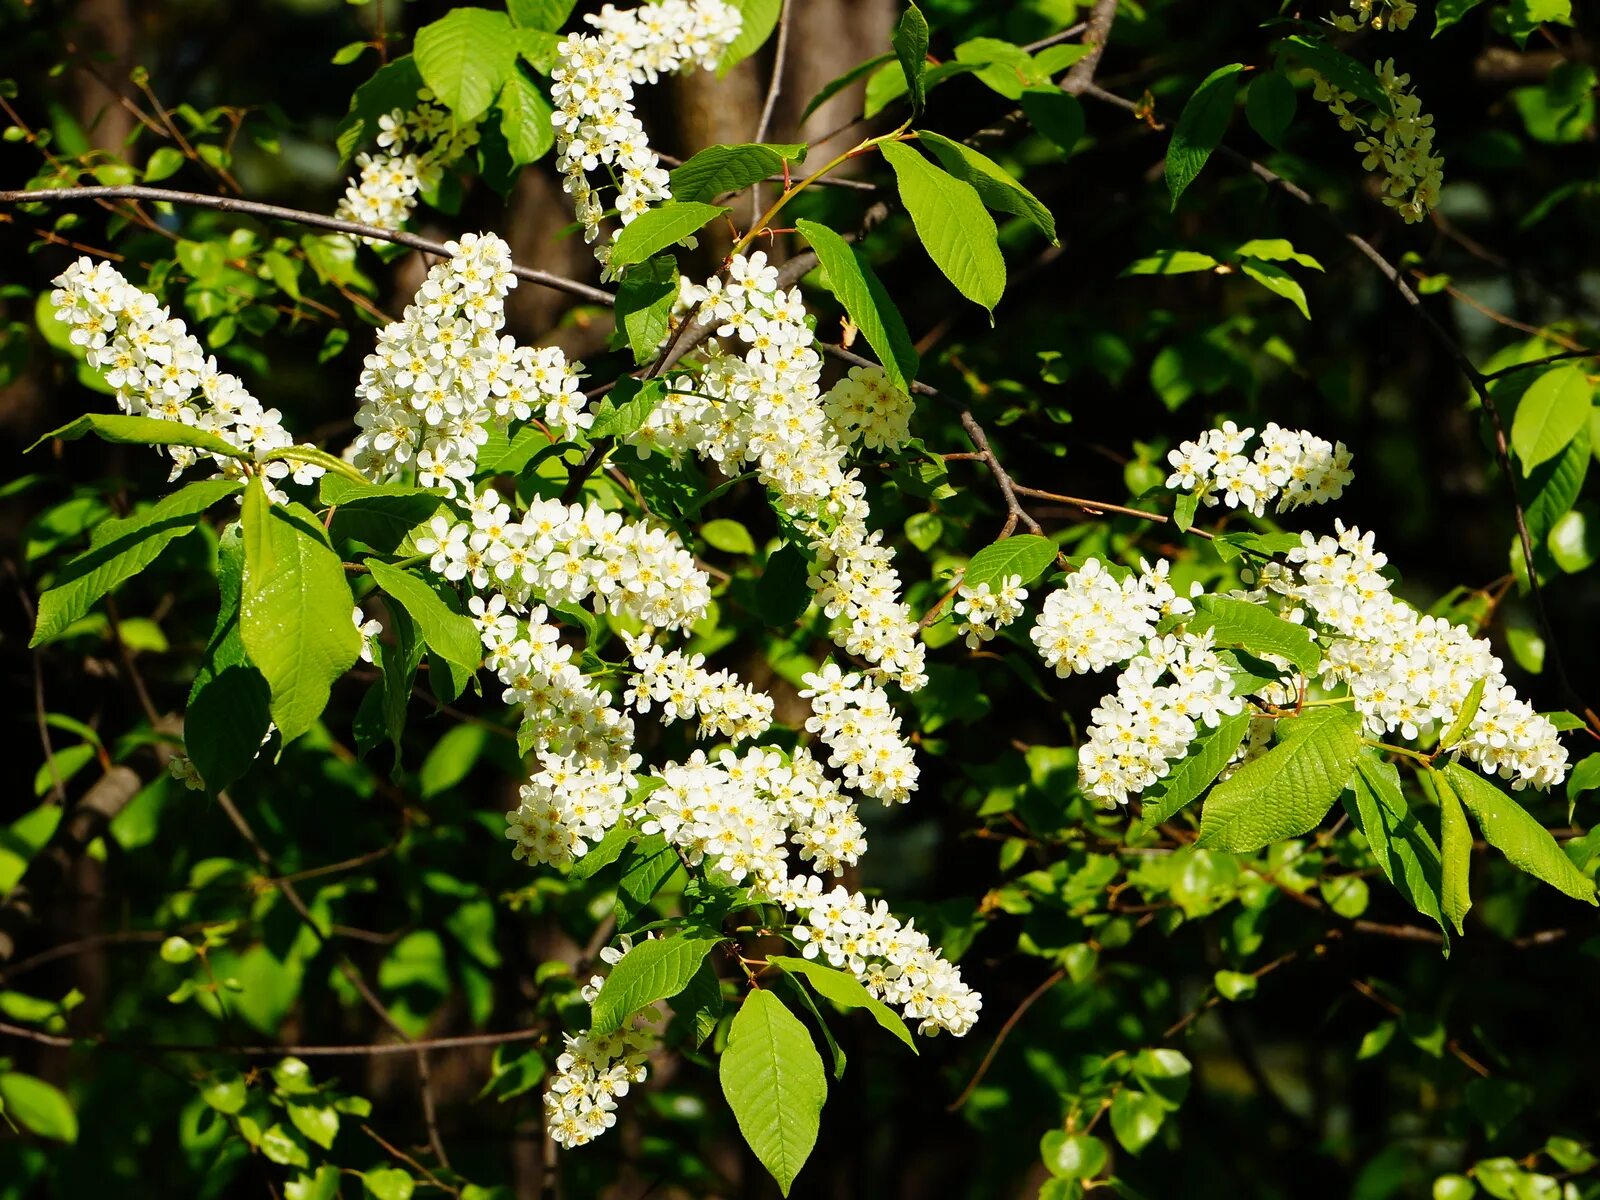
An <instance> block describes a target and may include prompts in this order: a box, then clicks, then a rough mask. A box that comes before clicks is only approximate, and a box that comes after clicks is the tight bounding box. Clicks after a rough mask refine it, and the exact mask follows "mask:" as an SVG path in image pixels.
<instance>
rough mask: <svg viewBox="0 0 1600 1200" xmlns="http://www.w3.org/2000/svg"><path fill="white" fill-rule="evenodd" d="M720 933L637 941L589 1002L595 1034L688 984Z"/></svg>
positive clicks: (615, 1026)
mask: <svg viewBox="0 0 1600 1200" xmlns="http://www.w3.org/2000/svg"><path fill="white" fill-rule="evenodd" d="M721 940H722V939H721V938H720V937H691V936H688V935H683V936H679V937H669V938H652V939H651V940H649V941H645V942H640V943H638V944H637V945H635V946H634V948H633V949H632V950H630V951H628V953H626V954H625V955H623V956H622V961H621V962H619V963H617V965H616V966H615V967H613V968H612V969H611V974H610V975H608V976H606V981H605V983H604V984H602V985H601V988H600V994H599V995H598V996H596V997H595V998H594V1003H593V1004H592V1005H591V1006H590V1008H591V1011H592V1012H593V1014H594V1021H593V1025H592V1030H593V1032H594V1033H595V1034H596V1035H602V1036H603V1035H605V1034H608V1033H614V1032H615V1031H616V1030H618V1029H620V1028H621V1027H622V1023H623V1022H624V1021H626V1020H627V1019H628V1018H629V1017H630V1016H632V1015H633V1014H634V1013H636V1012H638V1011H639V1010H640V1009H641V1008H645V1007H647V1006H649V1005H651V1004H654V1003H656V1002H657V1001H658V1000H670V999H672V997H674V996H676V995H677V994H678V993H679V992H681V991H683V989H684V988H685V987H687V986H688V984H689V980H690V979H691V978H693V977H694V973H695V972H696V971H698V970H699V969H700V964H701V963H702V962H704V961H705V957H706V955H707V954H709V953H711V950H712V949H713V948H714V947H715V946H716V945H717V943H718V942H720V941H721Z"/></svg>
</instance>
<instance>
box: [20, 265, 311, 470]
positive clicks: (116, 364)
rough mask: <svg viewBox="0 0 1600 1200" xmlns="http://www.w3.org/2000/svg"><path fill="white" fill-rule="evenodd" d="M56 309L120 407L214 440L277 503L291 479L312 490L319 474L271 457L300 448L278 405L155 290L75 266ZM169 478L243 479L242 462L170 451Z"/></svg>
mask: <svg viewBox="0 0 1600 1200" xmlns="http://www.w3.org/2000/svg"><path fill="white" fill-rule="evenodd" d="M54 282H55V290H54V291H52V292H51V293H50V303H51V304H52V305H54V306H55V315H56V319H57V320H58V321H60V322H62V323H63V324H64V325H67V326H68V327H69V329H70V331H71V332H70V337H71V339H72V344H73V345H74V346H79V347H81V348H82V349H83V353H84V358H85V360H86V361H87V362H88V364H89V366H91V367H93V368H95V369H96V370H98V371H99V372H100V373H101V375H102V376H103V377H104V379H105V381H106V383H107V384H108V385H109V386H110V387H112V388H113V389H115V392H116V401H117V407H118V408H120V409H121V410H122V411H123V412H125V413H128V414H130V415H132V416H136V417H153V418H155V419H157V420H161V421H176V422H178V423H180V424H183V425H192V426H194V427H195V428H196V429H203V430H205V431H207V432H208V433H213V434H216V435H217V436H218V437H220V438H221V439H222V440H223V441H225V442H227V443H228V444H229V445H230V446H233V447H235V448H236V449H238V450H241V451H243V452H244V453H245V454H247V455H249V456H250V458H251V459H253V460H254V464H253V465H254V466H255V469H256V471H257V473H258V474H259V475H260V476H261V478H262V481H263V483H265V485H266V487H267V490H268V493H269V494H270V495H271V496H272V497H273V499H275V500H282V499H284V498H285V497H284V495H283V493H282V492H281V491H280V490H279V489H278V488H277V487H275V486H274V484H275V482H276V481H278V480H281V479H284V478H285V477H287V476H289V475H290V474H291V473H292V474H293V476H294V480H295V482H296V483H311V482H313V481H314V480H316V479H317V478H318V477H319V476H321V475H322V468H321V467H317V466H311V465H309V464H305V463H300V464H296V465H291V464H290V463H289V462H286V461H283V460H282V459H274V460H273V461H270V462H269V461H266V460H267V458H268V456H269V455H272V454H274V453H276V452H278V451H282V450H287V449H288V448H290V447H292V446H293V445H294V444H295V442H294V438H292V437H291V436H290V435H289V433H288V431H287V430H286V429H284V427H283V418H282V416H281V415H280V414H279V412H278V410H277V409H275V408H263V407H262V405H261V401H259V400H257V399H256V398H255V397H254V396H252V395H251V394H250V392H249V390H248V389H246V388H245V386H244V384H243V383H242V382H241V381H240V380H239V379H238V377H237V376H234V375H229V374H227V373H226V372H223V371H219V370H218V369H217V360H216V359H215V358H213V357H210V356H208V355H207V354H206V351H205V347H204V346H202V345H201V344H200V342H199V341H198V340H197V339H196V338H195V336H194V335H193V334H191V333H190V332H189V330H188V327H187V326H186V325H185V324H184V323H183V321H182V320H180V319H178V318H177V317H174V316H172V314H171V312H170V311H169V310H168V309H166V308H165V307H163V306H162V304H161V302H160V301H159V300H157V299H156V298H155V297H154V296H152V295H151V294H150V293H149V292H146V291H143V290H141V289H139V288H137V287H134V286H133V284H131V283H129V282H128V281H127V279H125V278H124V277H123V276H122V274H121V273H120V272H119V271H117V269H116V268H115V267H113V266H111V265H110V264H109V263H96V262H94V261H93V260H91V259H89V258H87V257H84V258H80V259H78V260H77V261H76V262H74V263H73V264H72V265H71V266H70V267H68V268H67V269H66V270H65V271H63V272H62V273H61V274H60V275H58V276H56V278H55V281H54ZM165 449H166V452H167V454H168V455H169V456H170V457H171V458H172V461H173V464H174V465H173V468H172V478H173V479H177V478H178V476H179V474H180V473H182V472H183V471H184V470H186V469H187V468H189V467H191V466H193V465H194V464H195V463H197V462H199V461H200V460H202V459H206V460H208V461H210V462H211V463H213V464H214V465H215V466H216V468H217V473H218V475H223V476H227V477H229V478H234V479H237V478H239V477H240V476H241V475H242V474H243V466H242V464H241V463H240V462H239V461H238V460H236V459H233V458H229V457H225V456H223V455H218V454H208V453H206V452H205V451H203V450H197V449H195V448H194V447H192V446H167V447H166V448H165Z"/></svg>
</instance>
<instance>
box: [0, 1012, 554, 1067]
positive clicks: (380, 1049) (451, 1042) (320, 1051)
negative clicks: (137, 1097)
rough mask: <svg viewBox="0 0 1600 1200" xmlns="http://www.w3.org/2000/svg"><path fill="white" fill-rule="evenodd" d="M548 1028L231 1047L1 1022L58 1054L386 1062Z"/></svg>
mask: <svg viewBox="0 0 1600 1200" xmlns="http://www.w3.org/2000/svg"><path fill="white" fill-rule="evenodd" d="M546 1032H547V1031H546V1030H544V1029H543V1028H540V1029H513V1030H509V1031H508V1032H505V1033H472V1034H463V1035H461V1036H459V1037H442V1038H427V1039H422V1040H418V1041H414V1042H376V1043H372V1044H363V1043H352V1044H349V1045H309V1046H300V1045H293V1044H286V1045H281V1046H245V1045H229V1044H228V1043H226V1042H220V1043H212V1042H129V1041H122V1040H119V1039H117V1038H111V1037H106V1036H105V1035H104V1034H98V1033H95V1034H74V1035H66V1034H53V1033H44V1032H43V1031H41V1030H38V1029H28V1028H25V1027H23V1026H21V1025H10V1024H7V1023H5V1022H3V1021H0V1035H4V1036H5V1037H10V1038H16V1039H18V1040H19V1041H25V1042H36V1043H38V1044H39V1045H41V1046H49V1047H51V1048H52V1049H57V1050H75V1049H86V1048H90V1047H92V1048H95V1049H100V1050H123V1051H127V1052H128V1053H130V1054H147V1053H148V1054H223V1055H237V1056H239V1057H241V1058H283V1057H285V1056H288V1055H292V1056H294V1057H295V1058H382V1057H384V1056H386V1055H390V1054H413V1053H416V1052H417V1051H418V1050H429V1051H434V1050H461V1049H465V1048H467V1047H471V1046H505V1045H509V1044H511V1043H513V1042H531V1041H533V1040H535V1039H537V1038H541V1037H544V1036H545V1034H546Z"/></svg>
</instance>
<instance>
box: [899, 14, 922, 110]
mask: <svg viewBox="0 0 1600 1200" xmlns="http://www.w3.org/2000/svg"><path fill="white" fill-rule="evenodd" d="M894 54H895V57H896V58H898V59H899V60H900V69H901V70H902V71H904V72H905V77H906V91H907V93H908V94H909V95H910V97H911V111H912V112H913V113H920V112H921V111H922V110H923V108H924V107H926V106H927V102H928V93H927V88H926V86H925V84H924V77H925V76H926V74H927V70H928V19H927V18H926V17H924V16H923V15H922V10H921V9H920V8H918V7H917V6H916V5H915V4H910V5H907V7H906V11H905V12H904V13H903V14H902V15H901V17H900V24H899V26H898V27H897V28H896V29H895V31H894Z"/></svg>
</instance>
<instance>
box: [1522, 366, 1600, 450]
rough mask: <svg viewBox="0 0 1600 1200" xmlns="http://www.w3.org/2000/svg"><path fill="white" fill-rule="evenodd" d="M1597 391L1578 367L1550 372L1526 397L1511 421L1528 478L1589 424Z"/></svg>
mask: <svg viewBox="0 0 1600 1200" xmlns="http://www.w3.org/2000/svg"><path fill="white" fill-rule="evenodd" d="M1593 393H1594V389H1593V388H1592V387H1591V386H1590V384H1589V379H1588V377H1587V376H1586V375H1585V374H1584V373H1583V371H1582V370H1581V369H1580V368H1578V367H1557V368H1556V369H1555V370H1553V371H1546V372H1545V373H1544V374H1543V375H1541V376H1539V378H1538V379H1536V380H1535V381H1534V382H1533V385H1532V386H1531V387H1529V388H1528V390H1527V391H1526V392H1524V393H1523V394H1522V400H1521V402H1520V403H1518V405H1517V414H1516V416H1515V417H1513V418H1512V420H1511V448H1512V449H1513V450H1515V451H1516V452H1517V458H1518V460H1520V461H1521V463H1522V474H1523V475H1524V476H1527V475H1528V474H1530V473H1531V472H1532V471H1533V469H1534V468H1535V467H1537V466H1538V465H1539V464H1540V463H1542V462H1544V461H1546V460H1547V459H1551V458H1554V457H1555V456H1556V455H1558V454H1560V453H1561V452H1562V451H1563V450H1565V449H1566V447H1567V444H1568V443H1569V442H1571V441H1572V439H1573V438H1574V437H1576V436H1577V435H1578V432H1579V430H1580V429H1583V428H1584V427H1585V426H1586V425H1587V424H1588V421H1589V411H1590V408H1591V403H1590V400H1591V397H1592V396H1593Z"/></svg>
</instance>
